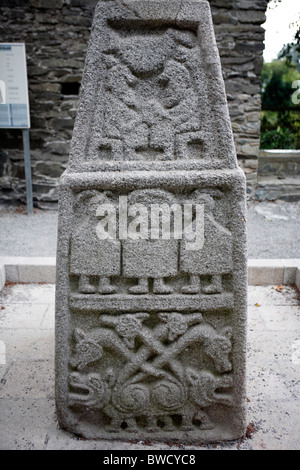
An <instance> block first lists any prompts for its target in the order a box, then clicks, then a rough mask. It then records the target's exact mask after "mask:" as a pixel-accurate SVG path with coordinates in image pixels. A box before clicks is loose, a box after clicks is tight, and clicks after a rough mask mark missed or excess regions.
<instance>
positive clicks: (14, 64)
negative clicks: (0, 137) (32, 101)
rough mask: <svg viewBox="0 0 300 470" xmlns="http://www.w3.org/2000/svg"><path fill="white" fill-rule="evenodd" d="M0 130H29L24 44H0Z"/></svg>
mask: <svg viewBox="0 0 300 470" xmlns="http://www.w3.org/2000/svg"><path fill="white" fill-rule="evenodd" d="M0 128H6V129H7V128H10V129H29V128H30V117H29V99H28V83H27V67H26V53H25V44H21V43H20V44H19V43H0Z"/></svg>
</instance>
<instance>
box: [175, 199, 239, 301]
mask: <svg viewBox="0 0 300 470" xmlns="http://www.w3.org/2000/svg"><path fill="white" fill-rule="evenodd" d="M191 200H192V201H193V202H195V203H197V204H203V205H204V245H203V248H202V249H200V250H194V251H193V250H187V249H186V239H185V238H183V240H182V243H181V252H180V270H181V272H183V273H186V274H189V276H190V284H189V285H188V286H184V287H183V288H182V293H184V294H198V293H199V292H200V275H207V276H211V283H210V284H209V285H206V286H203V287H202V291H203V292H204V293H206V294H218V293H221V292H222V274H226V273H230V272H231V271H232V236H231V233H230V231H229V230H228V229H227V228H225V227H223V226H222V225H221V224H220V223H219V222H217V221H216V220H215V218H214V216H213V208H214V205H215V201H214V199H213V197H212V196H210V195H206V194H203V192H201V191H195V192H194V193H193V194H192V196H191Z"/></svg>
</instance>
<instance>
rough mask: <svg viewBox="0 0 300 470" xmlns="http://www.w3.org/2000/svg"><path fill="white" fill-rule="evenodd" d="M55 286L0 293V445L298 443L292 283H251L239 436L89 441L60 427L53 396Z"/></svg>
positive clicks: (248, 446)
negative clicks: (213, 440) (244, 424)
mask: <svg viewBox="0 0 300 470" xmlns="http://www.w3.org/2000/svg"><path fill="white" fill-rule="evenodd" d="M54 301H55V285H54V284H46V285H37V284H8V285H6V286H5V287H4V289H3V291H2V293H1V294H0V450H103V451H111V452H112V453H113V452H114V451H117V450H124V451H125V450H126V451H128V452H129V454H130V451H132V452H134V451H136V450H141V451H142V450H144V451H146V452H150V451H156V452H159V451H160V450H161V451H174V449H175V450H176V451H184V450H190V451H195V452H198V451H201V450H211V449H213V450H245V451H246V450H300V306H299V292H297V290H296V289H295V288H293V287H291V286H283V287H282V288H281V287H279V288H278V286H277V285H269V286H249V288H248V340H247V344H248V345H247V359H248V361H247V362H248V366H247V407H248V419H247V421H248V423H249V426H248V432H247V436H248V437H246V436H245V438H244V439H242V440H240V441H234V442H220V443H217V444H213V445H211V444H206V445H199V446H195V445H194V446H188V445H185V444H184V442H182V443H177V444H176V445H174V443H170V442H169V443H165V442H162V443H159V442H158V443H155V442H143V441H138V442H120V441H118V440H117V438H116V439H115V440H112V441H107V440H101V441H94V440H93V441H89V440H83V439H80V438H78V436H73V435H71V434H69V433H66V432H65V431H62V430H61V429H59V427H58V425H57V420H56V415H55V400H54Z"/></svg>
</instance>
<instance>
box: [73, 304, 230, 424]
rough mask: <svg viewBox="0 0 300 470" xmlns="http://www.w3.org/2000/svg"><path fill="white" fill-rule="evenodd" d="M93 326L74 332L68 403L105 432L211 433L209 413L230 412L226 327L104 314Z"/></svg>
mask: <svg viewBox="0 0 300 470" xmlns="http://www.w3.org/2000/svg"><path fill="white" fill-rule="evenodd" d="M98 322H99V327H98V328H93V329H91V330H90V331H87V332H85V331H83V330H82V329H80V328H75V330H74V337H73V340H74V347H73V356H72V358H71V362H70V369H71V370H70V374H69V396H68V402H69V406H70V407H71V408H74V409H77V410H78V412H80V410H81V409H82V407H83V406H85V407H86V406H88V407H89V408H90V409H95V410H101V411H102V413H104V414H105V415H106V416H107V425H106V428H105V429H106V431H107V432H109V433H111V432H121V431H122V429H124V428H126V429H127V428H128V431H133V430H135V431H137V430H138V428H139V427H144V428H146V429H147V431H149V432H155V430H156V431H157V430H158V429H159V427H161V428H164V429H169V430H176V429H178V428H180V429H183V430H192V429H193V428H195V427H196V428H197V427H199V428H201V429H212V428H213V427H214V423H213V422H212V420H211V419H210V417H209V411H208V409H209V407H210V406H211V405H212V404H225V405H230V404H232V395H231V389H232V386H233V378H232V375H231V371H232V363H231V359H230V354H231V350H232V343H231V336H232V330H231V328H230V327H223V328H220V329H217V328H215V327H213V326H212V325H210V324H209V323H208V322H207V321H205V320H204V318H203V316H202V315H201V313H200V312H196V313H191V314H181V313H178V312H170V313H165V312H161V313H158V315H150V314H148V313H144V312H142V313H135V314H120V315H107V314H103V315H100V317H99V320H98ZM193 345H197V347H198V348H199V347H200V348H201V361H199V359H198V358H195V357H194V356H193V352H192V351H193ZM189 348H190V350H191V353H190V354H189V353H187V352H186V351H187V350H188V349H189ZM184 351H185V356H184V361H182V355H183V353H184ZM116 358H117V359H118V360H117V366H115V364H116ZM194 363H195V365H194ZM189 364H190V365H189ZM141 418H143V419H141Z"/></svg>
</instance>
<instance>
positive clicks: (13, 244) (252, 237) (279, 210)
mask: <svg viewBox="0 0 300 470" xmlns="http://www.w3.org/2000/svg"><path fill="white" fill-rule="evenodd" d="M247 226H248V257H249V258H266V259H276V258H286V259H288V258H300V201H299V202H286V201H282V200H278V201H276V202H252V201H251V202H249V203H248V214H247ZM56 234H57V211H49V210H37V211H36V212H35V214H34V215H33V216H28V215H26V214H24V213H23V211H22V209H19V208H17V209H16V208H13V207H7V206H0V240H1V246H0V256H55V254H56Z"/></svg>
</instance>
